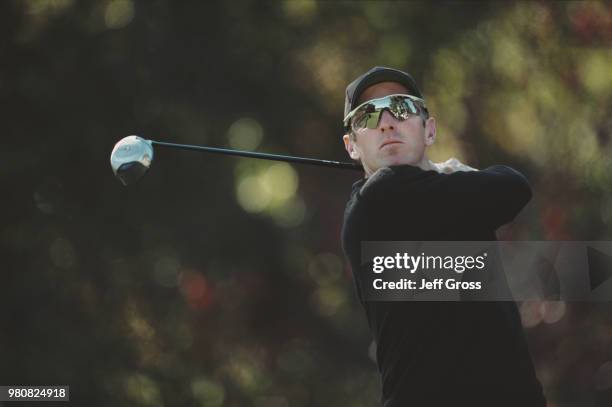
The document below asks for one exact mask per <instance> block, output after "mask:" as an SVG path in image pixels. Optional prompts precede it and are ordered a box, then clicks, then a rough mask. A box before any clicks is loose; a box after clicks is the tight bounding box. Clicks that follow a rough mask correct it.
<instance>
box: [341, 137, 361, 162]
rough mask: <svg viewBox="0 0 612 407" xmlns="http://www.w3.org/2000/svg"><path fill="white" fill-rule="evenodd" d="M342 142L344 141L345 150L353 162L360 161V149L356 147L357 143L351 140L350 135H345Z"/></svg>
mask: <svg viewBox="0 0 612 407" xmlns="http://www.w3.org/2000/svg"><path fill="white" fill-rule="evenodd" d="M342 141H344V148H345V149H346V151H347V152H348V154H349V156H350V157H351V158H352V159H353V160H359V157H360V154H359V147H357V146H356V145H355V142H354V141H353V140H351V136H349V135H348V134H345V135H344V136H343V137H342Z"/></svg>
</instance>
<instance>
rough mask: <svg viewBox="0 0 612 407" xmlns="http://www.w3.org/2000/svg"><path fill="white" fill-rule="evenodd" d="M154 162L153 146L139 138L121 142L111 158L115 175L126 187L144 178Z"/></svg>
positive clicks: (135, 137)
mask: <svg viewBox="0 0 612 407" xmlns="http://www.w3.org/2000/svg"><path fill="white" fill-rule="evenodd" d="M152 161H153V144H152V143H151V141H150V140H145V139H143V138H142V137H138V136H127V137H125V138H122V139H121V140H119V142H117V144H115V147H114V148H113V151H112V153H111V156H110V163H111V167H112V169H113V173H114V174H115V176H116V177H117V178H119V180H120V181H121V183H122V184H123V185H126V186H127V185H130V184H133V183H134V182H136V181H138V180H139V179H140V178H142V176H143V175H144V174H145V172H147V170H148V169H149V167H150V166H151V162H152Z"/></svg>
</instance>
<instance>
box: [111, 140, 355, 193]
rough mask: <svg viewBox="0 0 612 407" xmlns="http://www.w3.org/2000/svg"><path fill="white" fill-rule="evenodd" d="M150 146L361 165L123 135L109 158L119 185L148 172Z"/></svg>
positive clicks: (330, 164)
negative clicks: (119, 182)
mask: <svg viewBox="0 0 612 407" xmlns="http://www.w3.org/2000/svg"><path fill="white" fill-rule="evenodd" d="M153 146H159V147H165V148H175V149H179V150H192V151H203V152H207V153H217V154H227V155H235V156H240V157H250V158H260V159H264V160H274V161H286V162H291V163H300V164H311V165H319V166H324V167H333V168H342V169H348V170H359V171H362V170H363V168H362V167H361V165H359V164H355V163H349V162H340V161H329V160H321V159H317V158H303V157H292V156H287V155H278V154H268V153H257V152H253V151H241V150H231V149H226V148H216V147H205V146H195V145H189V144H176V143H167V142H163V141H153V140H146V139H144V138H142V137H139V136H127V137H125V138H122V139H121V140H119V142H117V144H115V147H114V148H113V151H112V153H111V157H110V162H111V167H112V169H113V172H114V173H115V176H116V177H117V178H119V180H120V181H121V183H122V184H123V185H126V186H127V185H130V184H133V183H134V182H136V181H138V180H139V179H140V178H142V176H143V175H144V174H145V172H146V171H147V170H148V169H149V167H150V166H151V162H152V161H153Z"/></svg>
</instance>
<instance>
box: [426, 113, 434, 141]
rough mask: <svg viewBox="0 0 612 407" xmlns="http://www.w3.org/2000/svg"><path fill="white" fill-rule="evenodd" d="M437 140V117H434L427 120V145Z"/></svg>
mask: <svg viewBox="0 0 612 407" xmlns="http://www.w3.org/2000/svg"><path fill="white" fill-rule="evenodd" d="M435 141H436V119H434V118H433V117H430V118H428V119H427V120H426V121H425V145H426V146H431V145H432V144H433V143H434V142H435Z"/></svg>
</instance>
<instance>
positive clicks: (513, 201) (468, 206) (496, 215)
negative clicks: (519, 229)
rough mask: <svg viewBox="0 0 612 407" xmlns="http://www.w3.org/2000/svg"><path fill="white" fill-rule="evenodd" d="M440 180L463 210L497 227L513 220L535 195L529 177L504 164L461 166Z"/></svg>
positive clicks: (445, 189)
mask: <svg viewBox="0 0 612 407" xmlns="http://www.w3.org/2000/svg"><path fill="white" fill-rule="evenodd" d="M470 168H471V167H470ZM438 184H439V185H438V187H439V189H440V190H441V193H442V194H448V196H449V197H452V198H453V201H454V202H456V204H457V207H458V209H459V212H460V213H465V214H466V215H470V216H476V217H478V218H479V219H482V220H483V221H484V222H485V223H486V224H488V225H489V226H491V227H493V228H495V229H497V228H498V227H499V226H501V225H504V224H506V223H509V222H511V221H512V220H513V219H514V218H515V217H516V215H518V213H519V212H520V211H521V210H522V209H523V207H524V206H525V205H526V204H527V202H529V200H530V199H531V196H532V192H531V187H530V185H529V183H528V182H527V179H526V178H525V177H524V176H523V175H522V174H521V173H520V172H518V171H516V170H514V169H512V168H510V167H507V166H504V165H494V166H492V167H489V168H486V169H484V170H480V171H479V170H474V169H472V170H468V171H465V170H459V171H457V172H454V173H452V174H448V175H442V177H441V178H440V179H439V180H438Z"/></svg>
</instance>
